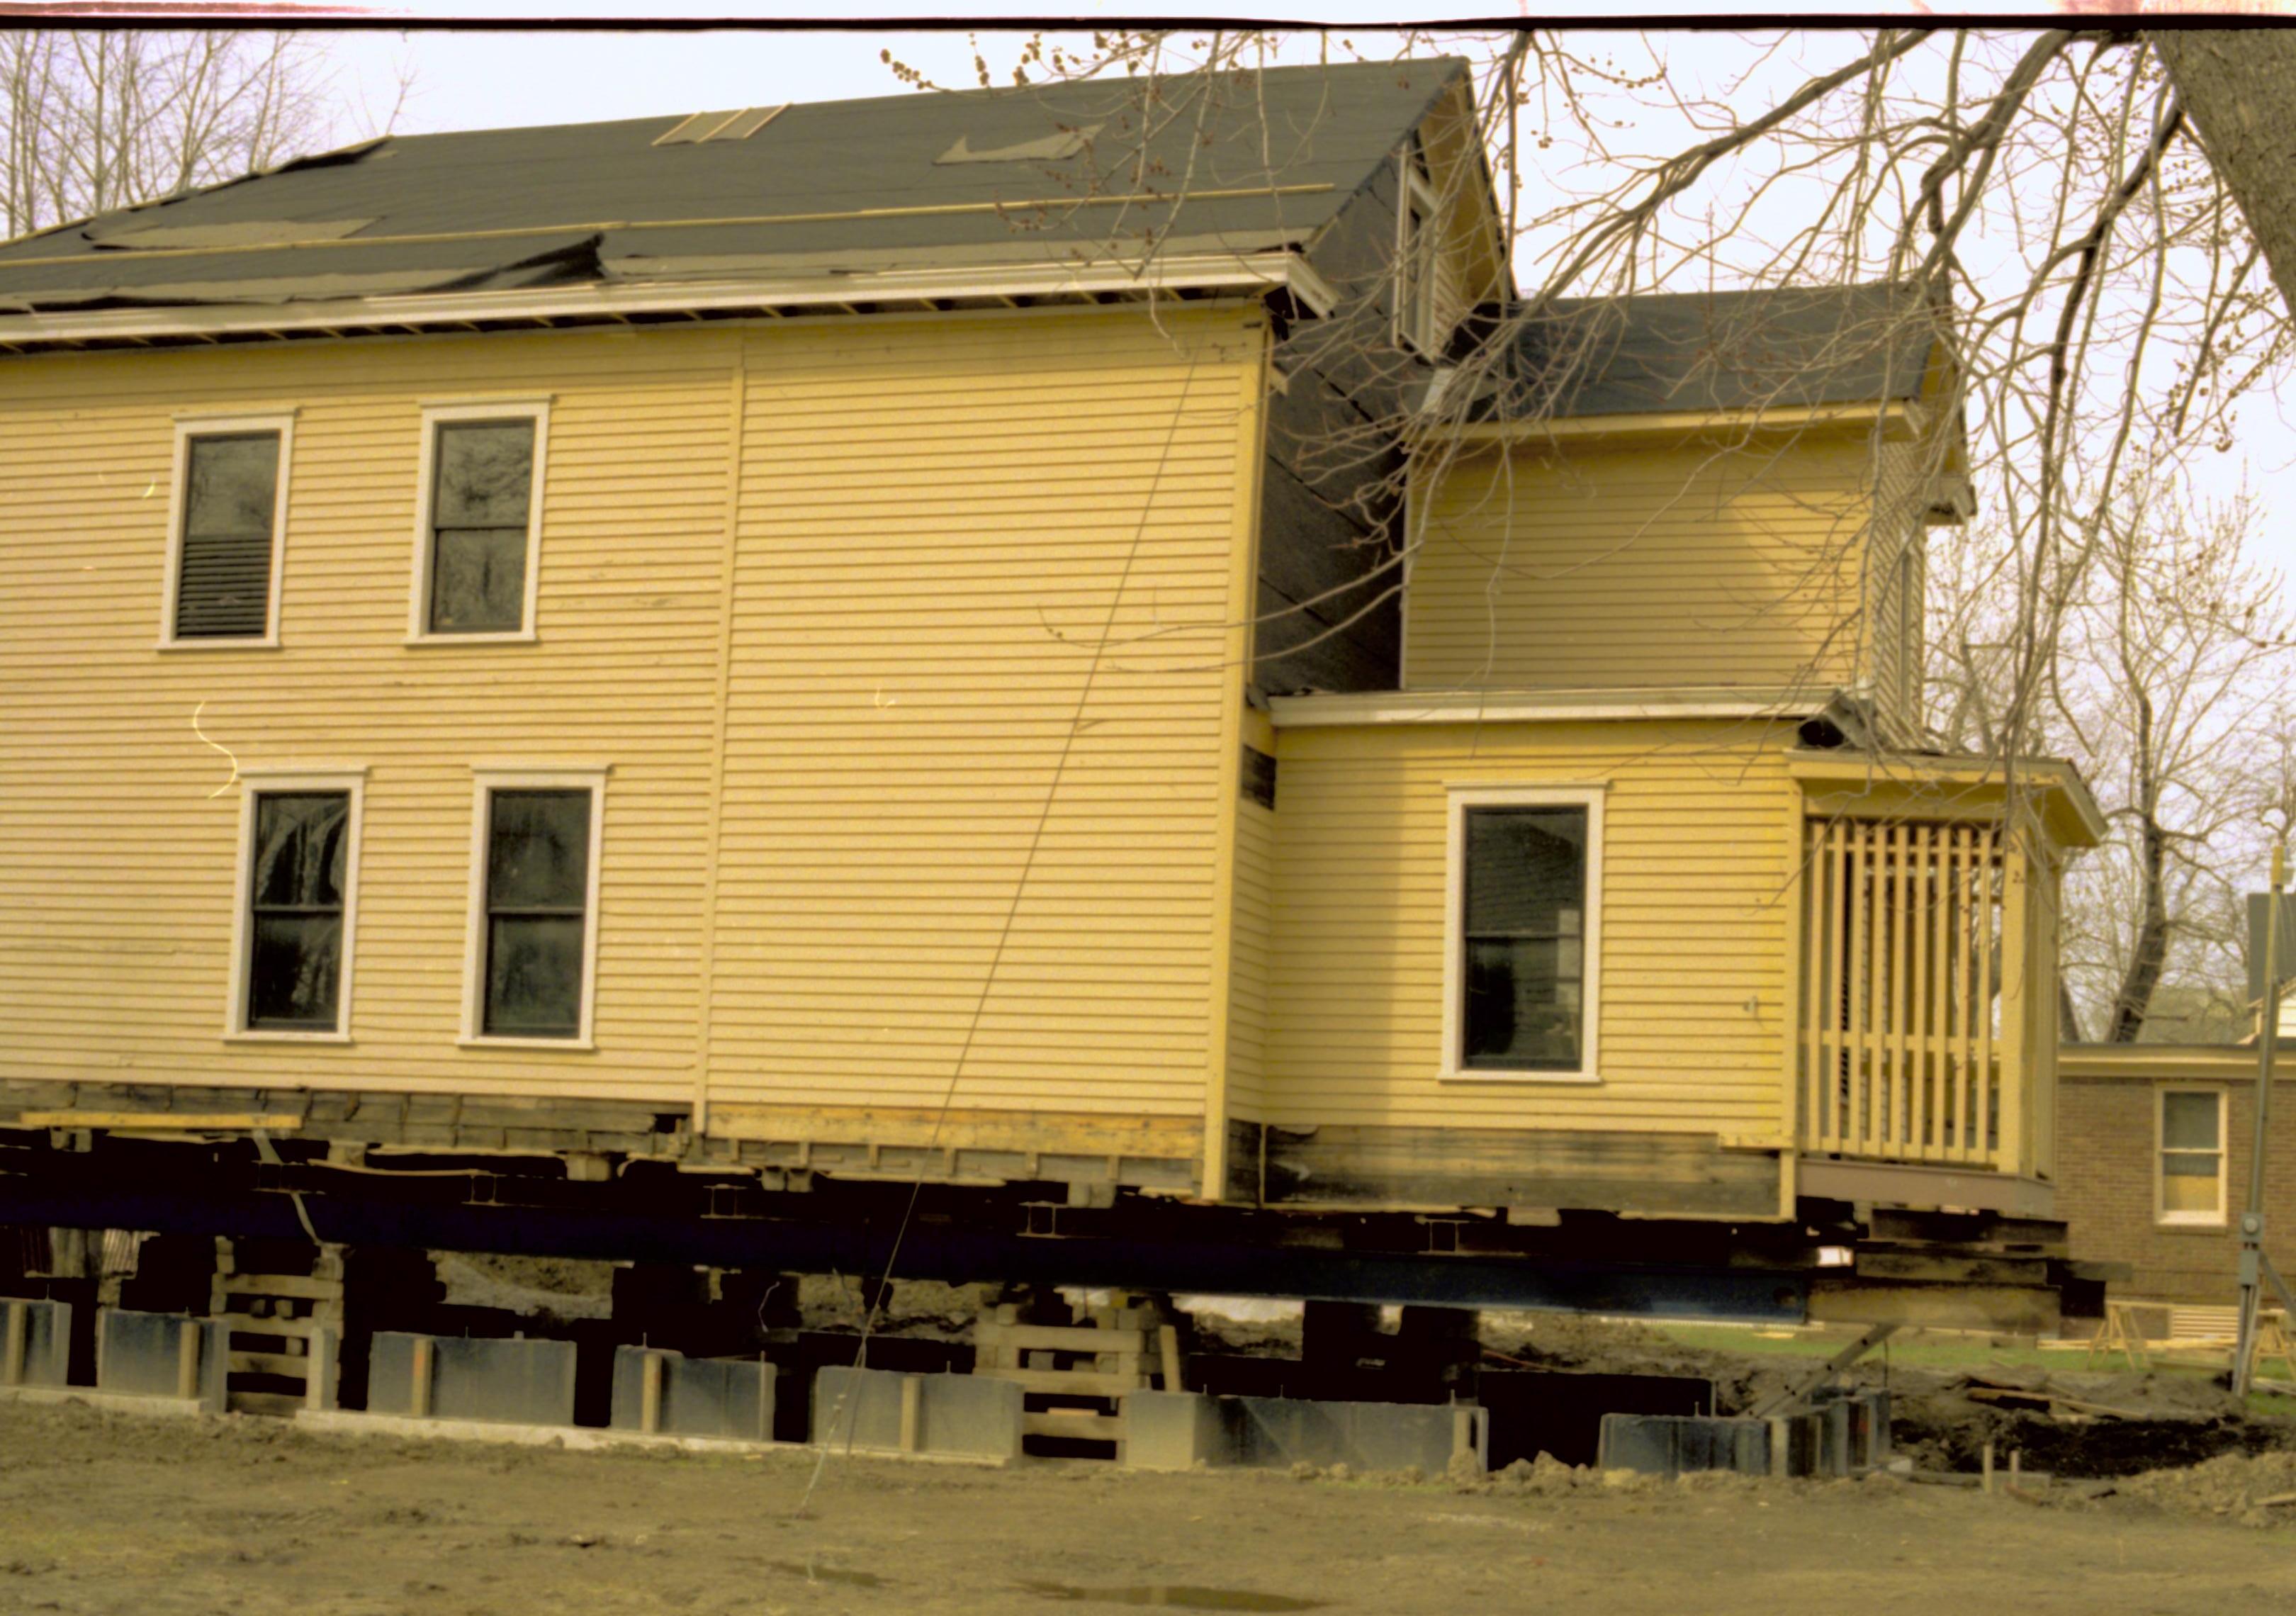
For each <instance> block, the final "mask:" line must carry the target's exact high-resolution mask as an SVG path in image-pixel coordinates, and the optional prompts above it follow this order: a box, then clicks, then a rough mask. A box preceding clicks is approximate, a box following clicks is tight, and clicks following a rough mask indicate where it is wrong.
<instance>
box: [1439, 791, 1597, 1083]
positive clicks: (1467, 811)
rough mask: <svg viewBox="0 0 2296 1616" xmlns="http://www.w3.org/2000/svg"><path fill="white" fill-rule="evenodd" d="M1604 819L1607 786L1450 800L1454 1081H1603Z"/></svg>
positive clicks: (1448, 927) (1448, 1008) (1448, 1009)
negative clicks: (1599, 1046)
mask: <svg viewBox="0 0 2296 1616" xmlns="http://www.w3.org/2000/svg"><path fill="white" fill-rule="evenodd" d="M1602 815H1603V801H1602V792H1601V791H1600V790H1599V789H1596V788H1589V787H1546V786H1540V787H1521V788H1514V787H1483V786H1479V787H1470V788H1457V789H1454V790H1453V791H1452V792H1451V793H1450V880H1449V882H1448V892H1447V904H1448V913H1447V918H1446V924H1445V928H1444V930H1445V943H1446V968H1445V971H1444V993H1445V1004H1444V1017H1443V1019H1444V1060H1443V1072H1444V1075H1445V1076H1446V1077H1451V1078H1529V1079H1560V1080H1565V1081H1570V1080H1576V1081H1581V1082H1586V1081H1592V1080H1594V1079H1595V1077H1596V1075H1597V1067H1596V1061H1595V1030H1596V1025H1595V1022H1596V1017H1595V1010H1596V997H1595V989H1596V986H1597V975H1598V972H1599V969H1600V964H1601V945H1602V931H1601V915H1602V868H1603V817H1602Z"/></svg>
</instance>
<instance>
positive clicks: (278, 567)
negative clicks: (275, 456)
mask: <svg viewBox="0 0 2296 1616" xmlns="http://www.w3.org/2000/svg"><path fill="white" fill-rule="evenodd" d="M238 432H276V433H278V434H279V480H278V482H277V484H276V485H275V488H273V490H272V496H271V579H270V583H271V590H270V599H269V600H267V601H266V602H265V603H264V609H263V637H262V638H261V639H259V640H258V639H217V638H214V637H212V636H207V635H200V636H194V637H193V638H191V639H178V638H177V637H176V589H177V588H178V587H181V586H182V584H183V581H184V518H185V516H186V515H187V514H188V510H187V506H188V504H189V501H188V499H187V497H186V496H187V495H188V494H189V492H190V482H191V473H192V439H194V438H219V437H224V436H226V435H228V434H232V433H238ZM294 461H295V412H294V411H293V410H291V409H290V410H273V411H268V412H266V413H265V414H250V415H178V416H176V458H175V469H174V470H173V472H170V473H169V479H170V480H169V484H168V582H167V587H166V590H165V592H164V593H163V594H162V595H161V598H160V650H162V651H276V650H278V649H279V583H280V574H281V572H282V571H283V570H284V568H285V565H286V561H287V485H288V481H289V472H290V470H291V467H292V466H293V464H294Z"/></svg>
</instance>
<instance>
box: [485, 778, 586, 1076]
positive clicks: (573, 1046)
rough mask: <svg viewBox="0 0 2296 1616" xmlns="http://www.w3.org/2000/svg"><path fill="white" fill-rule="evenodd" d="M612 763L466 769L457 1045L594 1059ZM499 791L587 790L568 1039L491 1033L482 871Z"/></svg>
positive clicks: (486, 861) (486, 856)
mask: <svg viewBox="0 0 2296 1616" xmlns="http://www.w3.org/2000/svg"><path fill="white" fill-rule="evenodd" d="M612 771H613V766H612V765H611V764H610V763H556V764H515V763H474V764H472V765H471V888H470V917H469V922H468V924H467V927H466V929H465V931H464V933H463V1030H462V1036H461V1037H460V1038H458V1039H457V1040H456V1042H457V1043H459V1044H460V1045H461V1046H463V1047H464V1048H471V1049H556V1050H562V1051H563V1050H572V1051H577V1052H583V1053H588V1052H594V1051H595V1050H596V1048H597V1041H596V1038H595V1036H594V1035H595V1024H594V1011H595V1007H596V1004H597V997H598V933H599V931H601V930H602V929H603V928H602V927H601V925H600V919H601V915H602V914H603V906H602V905H601V904H600V902H599V898H600V894H599V890H598V870H599V865H600V863H601V855H602V853H603V850H604V848H605V833H606V776H607V775H609V774H611V772H612ZM498 791H512V792H518V791H543V792H570V791H586V792H589V793H590V867H589V874H588V876H587V879H586V884H585V886H584V889H583V890H584V891H585V892H586V895H587V896H586V900H585V901H586V907H585V909H584V911H583V915H582V1013H581V1025H580V1027H579V1029H578V1030H577V1031H576V1033H575V1036H574V1037H572V1038H526V1037H521V1036H518V1035H516V1034H510V1033H499V1032H488V1031H486V1030H485V1028H486V1024H487V1003H486V999H487V864H488V828H489V826H490V824H491V823H492V820H493V817H494V816H493V815H492V814H491V813H490V812H489V809H490V808H491V806H492V804H493V800H494V794H495V792H498Z"/></svg>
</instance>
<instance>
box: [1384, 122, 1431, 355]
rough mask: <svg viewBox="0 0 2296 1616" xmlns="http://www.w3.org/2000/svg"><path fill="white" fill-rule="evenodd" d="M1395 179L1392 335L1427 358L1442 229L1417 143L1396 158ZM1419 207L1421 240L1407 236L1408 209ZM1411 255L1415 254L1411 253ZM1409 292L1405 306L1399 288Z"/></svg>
mask: <svg viewBox="0 0 2296 1616" xmlns="http://www.w3.org/2000/svg"><path fill="white" fill-rule="evenodd" d="M1397 163H1398V170H1399V174H1400V180H1399V183H1398V187H1397V191H1396V201H1395V340H1396V341H1397V343H1398V344H1399V345H1401V346H1403V347H1406V348H1408V349H1411V351H1412V352H1414V353H1415V354H1419V355H1422V356H1423V357H1426V358H1430V359H1436V358H1440V357H1442V356H1441V355H1439V354H1438V353H1437V352H1436V351H1435V349H1436V342H1435V332H1434V325H1435V257H1436V254H1437V253H1438V252H1439V250H1440V239H1441V234H1442V233H1441V231H1440V229H1439V217H1438V214H1437V210H1436V196H1435V182H1434V180H1433V179H1432V178H1431V176H1429V174H1428V172H1427V160H1426V157H1425V155H1424V154H1423V152H1421V151H1420V149H1419V144H1418V142H1416V141H1414V142H1412V143H1411V144H1409V145H1407V146H1406V147H1405V148H1404V149H1403V151H1402V152H1401V153H1400V154H1399V155H1398V158H1397ZM1414 207H1416V208H1417V209H1419V217H1420V239H1419V240H1418V242H1413V241H1412V239H1411V210H1412V209H1413V208H1414ZM1406 287H1407V288H1408V289H1409V291H1410V293H1411V296H1410V298H1409V299H1408V303H1407V305H1406V299H1405V297H1404V292H1405V290H1406Z"/></svg>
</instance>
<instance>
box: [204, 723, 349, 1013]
mask: <svg viewBox="0 0 2296 1616" xmlns="http://www.w3.org/2000/svg"><path fill="white" fill-rule="evenodd" d="M239 778H240V784H241V787H242V790H241V792H240V798H239V874H238V877H237V879H236V880H235V881H234V883H233V890H232V921H231V1000H230V1003H229V1005H228V1006H227V1007H226V1009H225V1013H224V1034H223V1036H224V1038H225V1040H226V1041H227V1042H230V1043H234V1044H237V1043H249V1044H348V1043H349V1042H350V1041H351V987H352V983H353V982H354V981H355V980H356V976H355V972H354V966H355V964H357V961H356V959H355V958H354V956H355V954H356V951H357V942H358V890H359V839H360V835H361V832H362V828H363V826H364V824H365V817H366V765H365V764H363V763H354V764H338V765H332V766H325V767H317V766H314V767H304V766H294V767H277V768H264V767H257V768H245V767H242V769H241V770H240V771H239ZM283 792H346V793H348V795H349V797H350V819H351V823H350V839H349V841H348V842H347V843H346V844H345V846H344V849H343V952H342V962H341V964H340V966H339V967H338V972H339V976H338V980H337V981H336V983H335V1025H334V1028H333V1029H332V1031H309V1032H302V1031H291V1030H289V1029H285V1028H277V1027H261V1028H258V1027H250V1026H249V1025H248V1024H247V990H248V985H249V984H248V968H249V966H250V964H251V963H252V956H253V950H254V947H255V927H254V926H253V925H252V924H251V920H252V916H251V915H250V912H249V911H250V907H251V906H252V902H253V899H254V896H255V893H254V882H255V803H256V799H257V798H258V797H264V796H276V795H279V794H281V793H283Z"/></svg>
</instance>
